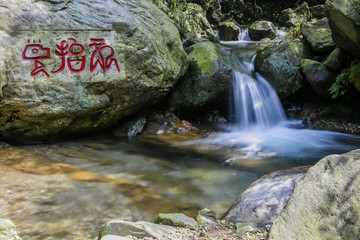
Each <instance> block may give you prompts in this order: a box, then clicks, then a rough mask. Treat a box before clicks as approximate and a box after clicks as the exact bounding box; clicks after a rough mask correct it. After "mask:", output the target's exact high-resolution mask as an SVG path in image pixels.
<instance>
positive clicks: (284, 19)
mask: <svg viewBox="0 0 360 240" xmlns="http://www.w3.org/2000/svg"><path fill="white" fill-rule="evenodd" d="M309 20H311V12H310V9H309V5H308V4H307V2H303V3H302V4H301V5H299V6H298V7H296V8H295V9H292V8H287V9H284V10H283V11H281V12H280V14H279V17H278V22H279V24H280V25H281V26H284V27H289V28H290V27H296V26H297V25H299V24H301V23H304V22H307V21H309Z"/></svg>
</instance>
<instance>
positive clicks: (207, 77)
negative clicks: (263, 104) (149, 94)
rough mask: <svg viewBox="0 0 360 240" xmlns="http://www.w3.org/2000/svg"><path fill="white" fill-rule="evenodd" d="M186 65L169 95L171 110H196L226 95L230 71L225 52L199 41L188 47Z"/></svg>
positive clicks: (227, 56) (220, 99) (224, 97)
mask: <svg viewBox="0 0 360 240" xmlns="http://www.w3.org/2000/svg"><path fill="white" fill-rule="evenodd" d="M190 51H191V52H190V53H189V58H190V59H191V62H190V66H189V69H188V71H187V72H186V74H185V75H184V76H183V77H182V78H181V80H180V81H179V84H177V85H176V87H175V89H174V91H173V93H172V94H171V96H170V105H171V106H172V107H173V108H174V109H180V110H188V111H194V110H195V111H199V109H203V110H204V108H205V109H206V107H213V104H216V103H218V102H220V101H222V100H224V99H226V98H227V92H228V91H229V88H230V86H231V79H232V70H231V63H230V57H229V54H230V53H229V52H228V51H226V50H224V49H223V48H222V47H220V46H219V45H216V44H213V43H211V42H203V43H198V44H195V45H192V46H191V47H190Z"/></svg>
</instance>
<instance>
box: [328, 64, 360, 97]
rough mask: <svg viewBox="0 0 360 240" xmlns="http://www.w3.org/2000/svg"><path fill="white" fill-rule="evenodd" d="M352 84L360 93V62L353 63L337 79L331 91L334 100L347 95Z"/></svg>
mask: <svg viewBox="0 0 360 240" xmlns="http://www.w3.org/2000/svg"><path fill="white" fill-rule="evenodd" d="M350 83H352V84H354V86H355V87H356V89H357V90H358V91H360V62H359V60H356V61H353V62H352V63H351V65H350V67H349V68H345V69H344V70H343V71H342V72H341V73H340V74H339V75H338V76H337V77H336V81H335V83H333V84H332V85H331V87H330V89H329V91H330V94H331V97H332V98H333V99H335V98H337V97H339V96H342V95H344V94H345V93H346V89H347V88H348V87H349V85H350Z"/></svg>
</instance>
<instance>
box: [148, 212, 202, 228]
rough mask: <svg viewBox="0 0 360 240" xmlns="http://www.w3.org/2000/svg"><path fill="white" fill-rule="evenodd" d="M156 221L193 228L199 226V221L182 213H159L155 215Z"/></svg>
mask: <svg viewBox="0 0 360 240" xmlns="http://www.w3.org/2000/svg"><path fill="white" fill-rule="evenodd" d="M154 222H155V223H161V224H164V225H169V226H175V227H184V228H189V229H193V230H196V229H197V228H198V225H197V222H196V221H195V220H194V219H193V218H190V217H187V216H185V215H184V214H182V213H159V214H158V215H157V216H156V217H155V220H154Z"/></svg>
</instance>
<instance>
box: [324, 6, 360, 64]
mask: <svg viewBox="0 0 360 240" xmlns="http://www.w3.org/2000/svg"><path fill="white" fill-rule="evenodd" d="M325 5H326V7H327V9H328V17H329V25H330V28H331V30H332V38H333V39H334V42H335V43H336V45H337V46H339V47H341V48H342V49H344V50H345V51H347V52H348V53H350V54H352V55H354V56H357V57H358V56H360V0H349V1H348V0H327V1H326V4H325Z"/></svg>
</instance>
